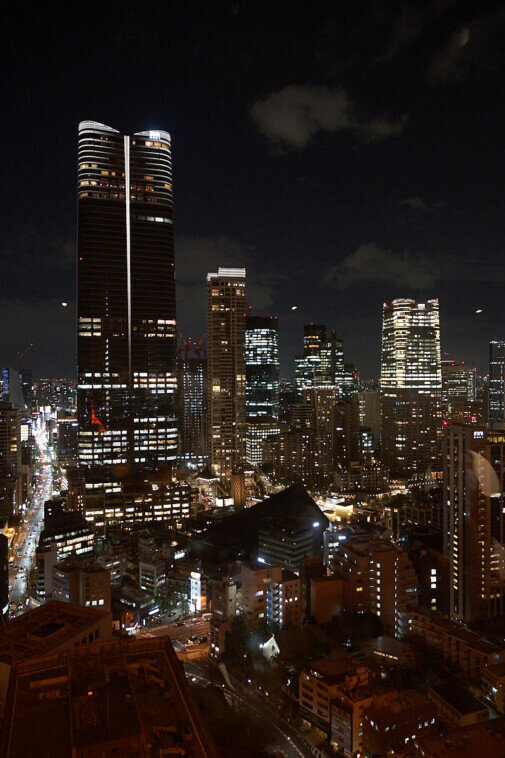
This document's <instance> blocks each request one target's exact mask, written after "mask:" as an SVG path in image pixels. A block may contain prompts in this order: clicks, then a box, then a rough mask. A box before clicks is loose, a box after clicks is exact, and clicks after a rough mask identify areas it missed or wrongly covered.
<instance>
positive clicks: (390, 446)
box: [381, 299, 442, 476]
mask: <svg viewBox="0 0 505 758" xmlns="http://www.w3.org/2000/svg"><path fill="white" fill-rule="evenodd" d="M441 388H442V378H441V368H440V320H439V305H438V300H428V301H427V302H426V303H417V302H416V301H415V300H407V299H398V300H393V301H392V302H391V303H384V308H383V322H382V353H381V413H382V422H381V423H382V438H381V457H382V460H383V462H384V463H385V464H386V465H388V466H389V467H390V469H391V471H392V473H393V474H396V475H400V476H410V475H413V474H416V473H424V472H425V470H426V469H427V468H429V467H431V468H435V469H438V468H439V466H440V455H441V434H442V427H441V410H440V393H441Z"/></svg>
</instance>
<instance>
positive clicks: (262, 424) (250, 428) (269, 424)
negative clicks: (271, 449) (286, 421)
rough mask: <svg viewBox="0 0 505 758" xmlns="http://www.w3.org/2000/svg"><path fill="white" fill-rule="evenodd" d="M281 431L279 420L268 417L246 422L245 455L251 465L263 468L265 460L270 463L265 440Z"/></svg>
mask: <svg viewBox="0 0 505 758" xmlns="http://www.w3.org/2000/svg"><path fill="white" fill-rule="evenodd" d="M280 431H281V427H280V425H279V422H278V421H271V420H270V419H269V418H267V417H262V418H258V419H256V420H254V421H247V422H246V441H245V448H246V449H245V457H246V461H247V463H248V464H249V465H250V466H254V467H260V468H261V466H262V465H263V463H264V462H266V463H268V459H267V457H266V455H265V442H266V440H268V439H269V438H270V437H275V436H276V435H277V434H280Z"/></svg>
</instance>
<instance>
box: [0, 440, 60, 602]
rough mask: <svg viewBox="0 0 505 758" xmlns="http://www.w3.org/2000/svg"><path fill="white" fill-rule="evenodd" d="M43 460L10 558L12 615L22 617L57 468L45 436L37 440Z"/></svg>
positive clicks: (39, 465) (13, 542)
mask: <svg viewBox="0 0 505 758" xmlns="http://www.w3.org/2000/svg"><path fill="white" fill-rule="evenodd" d="M37 445H38V448H39V456H40V460H39V463H38V464H37V466H36V471H37V472H38V474H39V476H38V478H37V479H38V481H37V485H36V488H35V489H34V491H33V492H32V495H31V496H30V498H29V499H28V503H27V507H26V511H25V512H24V514H23V518H22V520H21V522H20V525H19V527H18V528H17V529H16V534H15V536H14V538H13V540H12V543H11V546H10V549H9V558H11V557H13V558H14V561H13V563H12V564H10V567H9V586H10V587H11V590H10V593H9V599H10V602H11V604H12V603H14V605H11V615H18V614H19V613H21V612H22V611H23V610H26V601H27V589H28V587H27V582H28V579H29V575H30V570H31V569H32V567H33V561H34V556H35V550H36V547H37V543H38V540H39V536H40V532H41V531H42V528H43V526H44V503H45V501H46V500H50V499H51V497H52V494H53V467H52V457H51V453H50V451H49V450H48V448H47V438H46V435H45V434H44V433H40V434H39V435H38V436H37Z"/></svg>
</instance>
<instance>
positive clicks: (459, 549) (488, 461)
mask: <svg viewBox="0 0 505 758" xmlns="http://www.w3.org/2000/svg"><path fill="white" fill-rule="evenodd" d="M504 455H505V432H500V431H498V430H497V431H492V430H489V429H485V428H484V427H477V426H475V425H473V424H471V425H468V426H460V425H457V424H449V425H447V426H446V427H445V430H444V474H443V505H444V529H443V533H444V553H445V555H446V556H447V557H448V559H449V578H450V616H451V618H454V619H457V620H459V621H465V622H470V621H475V620H476V619H478V618H493V617H496V616H501V615H502V614H503V613H504V612H505V578H504V577H505V573H504V571H505V518H504V513H503V510H504V507H505V502H504V491H503V481H504V476H505V460H504Z"/></svg>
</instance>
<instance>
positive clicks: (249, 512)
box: [203, 484, 329, 553]
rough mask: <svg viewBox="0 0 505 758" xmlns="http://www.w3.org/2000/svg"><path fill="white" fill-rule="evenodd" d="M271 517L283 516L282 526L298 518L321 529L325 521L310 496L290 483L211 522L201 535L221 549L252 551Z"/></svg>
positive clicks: (324, 517) (254, 549) (295, 521)
mask: <svg viewBox="0 0 505 758" xmlns="http://www.w3.org/2000/svg"><path fill="white" fill-rule="evenodd" d="M271 518H281V519H283V524H284V526H285V527H286V528H290V527H291V526H293V525H296V526H298V525H299V523H300V522H301V521H303V522H305V524H306V525H307V527H309V526H310V527H311V528H316V527H315V526H314V524H315V523H316V522H317V525H318V527H319V528H320V529H321V530H323V529H326V527H327V526H328V524H329V520H328V519H327V518H326V516H325V515H324V513H323V512H322V511H321V509H320V508H319V506H318V505H317V504H316V503H315V501H314V500H313V499H312V498H311V496H310V495H309V493H308V492H307V490H306V489H305V487H303V485H301V484H293V485H291V487H287V488H286V489H284V490H282V491H281V492H277V493H276V494H275V495H272V496H271V497H268V498H266V500H262V501H261V502H259V503H256V504H255V505H252V506H251V507H250V508H245V509H244V510H241V511H239V512H238V513H235V514H233V515H232V516H228V517H226V518H223V519H221V520H220V521H219V523H214V524H213V525H212V526H211V527H210V528H209V529H208V530H207V531H206V532H205V534H204V535H203V539H204V541H205V542H206V543H207V544H208V545H211V546H215V547H218V548H221V549H223V550H231V551H235V550H242V551H244V552H246V553H247V552H249V553H252V552H254V551H256V550H257V547H258V535H259V531H260V529H262V528H263V527H264V525H265V524H266V523H267V522H268V520H269V519H271Z"/></svg>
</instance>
